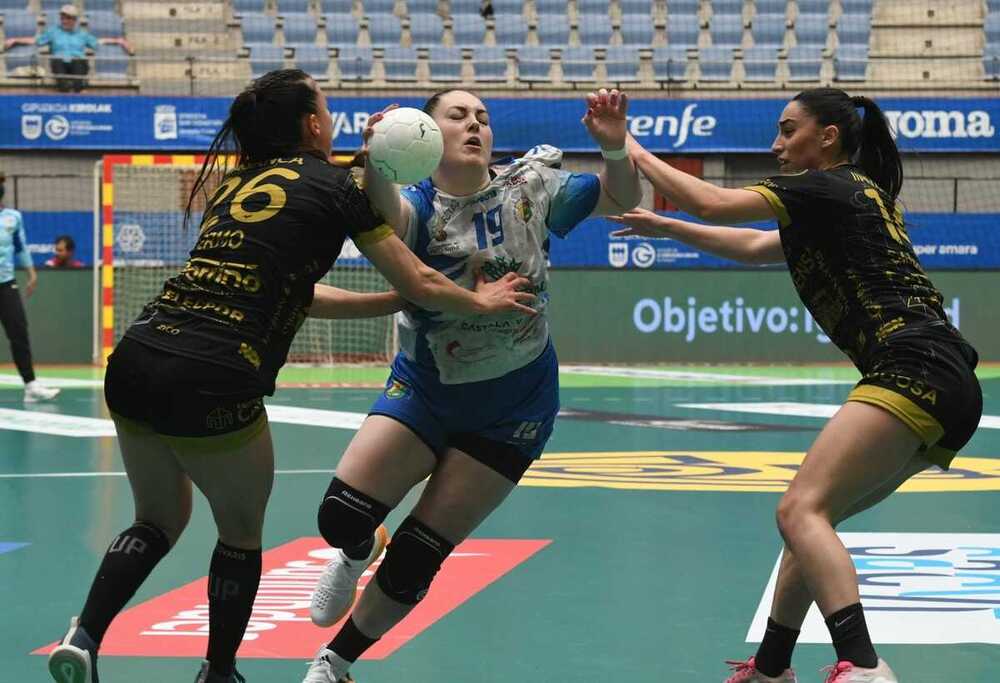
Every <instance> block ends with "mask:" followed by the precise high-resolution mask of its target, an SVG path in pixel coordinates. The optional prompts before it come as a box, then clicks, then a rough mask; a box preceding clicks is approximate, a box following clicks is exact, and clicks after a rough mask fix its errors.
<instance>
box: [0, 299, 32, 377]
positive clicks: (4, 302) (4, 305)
mask: <svg viewBox="0 0 1000 683" xmlns="http://www.w3.org/2000/svg"><path fill="white" fill-rule="evenodd" d="M0 325H3V329H4V332H5V333H6V334H7V339H9V340H10V353H11V355H12V356H13V357H14V365H16V366H17V371H18V372H19V373H20V374H21V379H23V380H24V383H25V384H27V383H28V382H33V381H35V370H34V368H33V367H32V364H31V345H30V344H29V343H28V318H27V316H25V314H24V305H23V304H22V303H21V295H20V294H19V293H18V290H17V285H16V283H15V282H14V281H13V280H11V281H10V282H4V283H2V284H0Z"/></svg>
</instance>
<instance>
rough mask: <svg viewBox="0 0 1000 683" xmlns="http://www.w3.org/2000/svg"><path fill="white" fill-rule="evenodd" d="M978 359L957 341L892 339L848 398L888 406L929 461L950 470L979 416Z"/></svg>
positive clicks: (970, 349) (970, 348) (980, 400)
mask: <svg viewBox="0 0 1000 683" xmlns="http://www.w3.org/2000/svg"><path fill="white" fill-rule="evenodd" d="M978 361H979V356H978V355H977V354H976V351H975V349H973V348H972V346H970V345H969V344H967V343H965V342H963V341H961V340H955V341H950V340H942V339H937V338H928V337H921V338H918V337H907V338H903V339H898V340H893V339H890V340H888V341H887V342H886V343H885V345H884V346H883V348H881V349H879V351H878V352H877V353H876V355H875V357H874V358H873V359H872V361H871V362H870V363H869V368H870V369H869V371H868V372H866V373H865V375H864V377H862V378H861V381H860V382H858V384H857V386H855V388H854V390H853V391H851V394H850V396H848V398H847V400H848V401H860V402H863V403H870V404H872V405H876V406H879V407H880V408H883V409H885V410H888V411H889V412H890V413H892V414H893V415H895V416H896V417H898V418H899V419H900V420H902V421H903V422H905V423H906V424H907V426H909V427H910V428H911V429H912V430H913V431H914V432H915V433H916V434H917V435H918V436H919V437H920V439H921V440H922V441H923V445H922V447H921V450H922V451H923V453H924V456H925V457H926V458H927V459H928V460H930V461H931V462H932V463H934V464H935V465H938V466H939V467H941V468H942V469H948V467H949V466H950V465H951V461H952V460H953V459H954V458H955V454H956V453H958V451H959V450H960V449H961V448H962V447H963V446H965V444H966V443H968V441H969V439H971V438H972V435H973V434H974V433H975V431H976V428H977V427H978V426H979V419H980V417H982V414H983V392H982V388H981V387H980V386H979V380H978V379H977V378H976V373H975V369H976V364H977V363H978Z"/></svg>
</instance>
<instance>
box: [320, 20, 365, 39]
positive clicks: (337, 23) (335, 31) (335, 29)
mask: <svg viewBox="0 0 1000 683" xmlns="http://www.w3.org/2000/svg"><path fill="white" fill-rule="evenodd" d="M358 33H360V31H359V30H358V20H357V19H355V18H354V15H353V14H327V15H326V41H327V42H328V43H329V44H330V45H357V43H358Z"/></svg>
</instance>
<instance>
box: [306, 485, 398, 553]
mask: <svg viewBox="0 0 1000 683" xmlns="http://www.w3.org/2000/svg"><path fill="white" fill-rule="evenodd" d="M388 514H389V506H388V505H386V504H384V503H380V502H379V501H377V500H375V499H374V498H372V497H371V496H369V495H367V494H364V493H362V492H361V491H358V490H357V489H355V488H351V487H350V486H348V485H347V484H345V483H344V482H342V481H341V480H340V479H337V478H336V477H334V478H333V481H331V482H330V488H328V489H327V490H326V495H324V496H323V502H322V503H320V505H319V513H318V514H317V520H316V521H317V525H318V526H319V532H320V533H321V534H322V535H323V538H324V539H326V542H327V543H329V544H330V545H331V546H333V547H334V548H354V547H357V546H359V545H361V544H362V543H364V542H365V541H367V540H368V539H369V538H371V535H372V534H373V533H375V529H377V528H378V525H379V524H381V523H382V522H383V521H384V520H385V517H386V515H388Z"/></svg>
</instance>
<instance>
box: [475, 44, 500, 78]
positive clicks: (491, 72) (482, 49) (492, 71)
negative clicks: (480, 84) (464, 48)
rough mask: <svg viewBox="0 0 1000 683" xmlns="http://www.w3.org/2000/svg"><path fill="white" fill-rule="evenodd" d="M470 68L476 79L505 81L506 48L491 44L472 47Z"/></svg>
mask: <svg viewBox="0 0 1000 683" xmlns="http://www.w3.org/2000/svg"><path fill="white" fill-rule="evenodd" d="M472 68H473V71H474V72H475V76H476V80H477V81H506V80H507V51H506V49H504V48H502V47H495V46H492V45H490V46H486V45H480V46H478V47H475V48H473V50H472Z"/></svg>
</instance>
